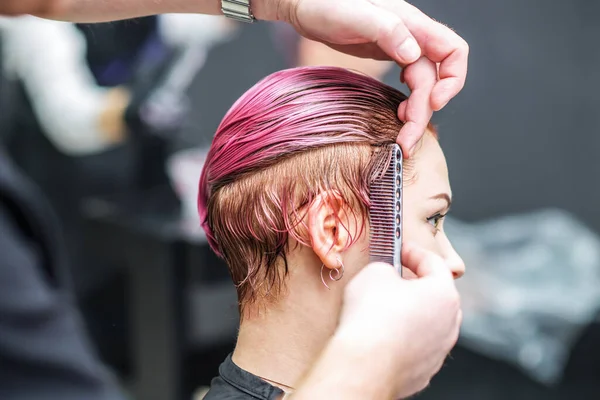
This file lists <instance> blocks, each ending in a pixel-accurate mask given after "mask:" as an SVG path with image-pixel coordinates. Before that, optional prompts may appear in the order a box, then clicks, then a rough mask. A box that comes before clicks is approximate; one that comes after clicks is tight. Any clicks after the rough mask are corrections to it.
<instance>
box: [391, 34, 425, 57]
mask: <svg viewBox="0 0 600 400" xmlns="http://www.w3.org/2000/svg"><path fill="white" fill-rule="evenodd" d="M396 53H397V54H398V57H400V58H401V59H402V60H403V61H405V62H407V63H412V62H415V61H417V59H418V58H419V57H420V56H421V48H420V47H419V44H418V43H417V41H416V40H415V39H414V38H412V37H409V38H408V39H406V40H405V41H404V42H402V43H401V44H400V46H398V48H397V49H396Z"/></svg>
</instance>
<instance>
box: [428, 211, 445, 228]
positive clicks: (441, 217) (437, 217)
mask: <svg viewBox="0 0 600 400" xmlns="http://www.w3.org/2000/svg"><path fill="white" fill-rule="evenodd" d="M445 217H446V214H442V213H437V214H435V215H432V216H431V217H429V218H427V223H428V224H430V225H431V226H432V227H433V228H434V229H435V232H436V233H437V232H439V231H440V228H439V224H440V222H442V221H443V220H444V218H445ZM431 222H434V223H433V224H431Z"/></svg>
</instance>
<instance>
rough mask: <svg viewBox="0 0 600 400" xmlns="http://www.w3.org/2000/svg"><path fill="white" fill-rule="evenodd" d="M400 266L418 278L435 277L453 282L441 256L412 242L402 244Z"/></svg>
mask: <svg viewBox="0 0 600 400" xmlns="http://www.w3.org/2000/svg"><path fill="white" fill-rule="evenodd" d="M402 266H403V267H405V268H408V269H410V270H411V271H412V272H413V273H414V274H415V275H417V276H418V277H419V278H425V277H437V278H441V279H447V280H448V281H450V282H453V278H452V273H451V272H450V268H448V267H447V266H446V263H445V262H444V260H442V258H441V257H439V256H438V255H436V254H434V253H432V252H430V251H428V250H425V249H423V248H421V247H419V246H417V245H415V244H413V243H403V244H402Z"/></svg>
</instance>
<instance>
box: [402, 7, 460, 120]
mask: <svg viewBox="0 0 600 400" xmlns="http://www.w3.org/2000/svg"><path fill="white" fill-rule="evenodd" d="M411 8H412V9H413V12H411V15H410V18H405V23H406V26H407V28H408V29H409V30H410V32H411V33H412V35H413V36H414V38H415V39H416V40H417V42H418V43H419V45H420V47H421V51H422V54H423V56H425V57H427V58H428V59H430V60H431V61H433V62H436V63H439V64H440V65H439V82H438V83H437V84H436V85H435V87H434V89H433V91H432V94H431V106H432V108H433V109H434V110H435V111H438V110H440V109H442V108H443V107H444V106H445V105H446V104H447V103H448V101H450V100H451V99H452V98H453V97H454V96H456V94H457V93H458V92H460V91H461V90H462V88H463V87H464V85H465V80H466V77H467V65H468V61H469V45H468V44H467V42H466V41H465V40H464V39H462V38H461V37H460V36H459V35H458V34H456V32H454V31H453V30H452V29H450V28H448V27H447V26H445V25H443V24H440V23H439V22H436V21H434V20H432V19H431V18H429V17H428V16H427V15H425V14H423V13H422V12H421V11H419V10H418V9H416V8H414V7H412V6H411Z"/></svg>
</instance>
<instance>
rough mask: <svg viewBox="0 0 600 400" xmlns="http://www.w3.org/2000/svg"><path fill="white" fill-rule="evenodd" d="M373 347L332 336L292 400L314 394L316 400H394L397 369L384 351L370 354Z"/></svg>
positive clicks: (350, 339)
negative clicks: (321, 399) (318, 398)
mask: <svg viewBox="0 0 600 400" xmlns="http://www.w3.org/2000/svg"><path fill="white" fill-rule="evenodd" d="M361 342H364V341H363V340H361ZM374 347H375V346H372V345H370V344H366V345H365V344H363V343H360V342H357V341H356V338H354V337H352V335H346V334H343V333H339V334H338V333H336V334H335V335H334V336H333V337H332V338H331V340H330V341H329V343H328V344H327V347H326V348H325V349H324V351H323V353H322V354H321V356H320V357H319V359H318V361H317V363H316V364H315V365H314V368H313V369H312V370H311V371H310V373H309V374H308V375H307V377H306V379H305V380H304V382H303V384H302V385H301V387H300V390H298V391H297V393H296V394H295V395H294V396H292V399H294V398H297V399H298V400H304V399H313V398H315V395H316V394H318V395H319V396H320V398H325V397H327V398H343V399H352V400H354V399H361V400H362V399H387V400H391V399H394V398H395V394H396V391H395V389H396V387H397V385H396V381H397V378H396V376H395V372H396V371H397V369H396V368H393V366H392V365H390V362H391V361H393V357H389V356H388V353H389V351H387V349H381V348H379V349H377V351H376V352H374V351H373V348H374Z"/></svg>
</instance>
